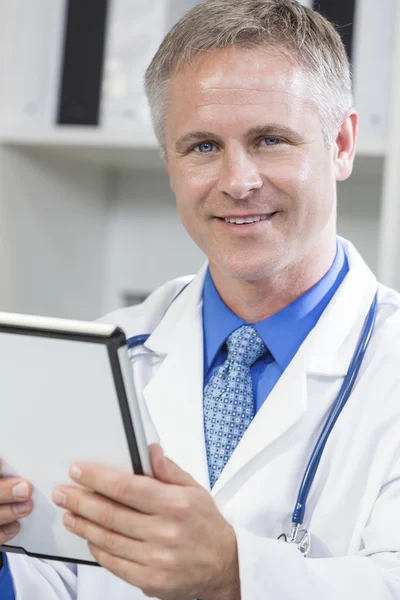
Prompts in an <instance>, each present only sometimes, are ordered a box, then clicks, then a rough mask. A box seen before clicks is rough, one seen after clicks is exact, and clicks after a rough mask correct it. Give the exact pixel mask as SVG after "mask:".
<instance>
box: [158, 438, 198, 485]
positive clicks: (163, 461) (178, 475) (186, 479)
mask: <svg viewBox="0 0 400 600" xmlns="http://www.w3.org/2000/svg"><path fill="white" fill-rule="evenodd" d="M149 452H150V459H151V465H152V468H153V471H154V475H155V476H156V477H157V479H160V481H163V482H164V483H172V484H175V485H181V486H190V487H201V486H200V484H199V483H197V481H196V480H195V479H193V477H192V476H191V475H190V474H189V473H188V472H187V471H184V470H183V469H181V468H180V467H179V466H178V465H177V464H176V463H174V461H172V460H171V459H169V458H167V457H166V456H165V455H164V451H163V449H162V447H161V446H160V445H159V444H150V446H149Z"/></svg>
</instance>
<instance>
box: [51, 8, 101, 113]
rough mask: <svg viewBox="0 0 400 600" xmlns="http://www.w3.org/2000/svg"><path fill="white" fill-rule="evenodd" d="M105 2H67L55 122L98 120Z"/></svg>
mask: <svg viewBox="0 0 400 600" xmlns="http://www.w3.org/2000/svg"><path fill="white" fill-rule="evenodd" d="M109 2H110V0H68V2H67V12H66V27H65V40H64V57H63V64H62V70H61V85H60V98H59V110H58V123H59V124H64V125H66V124H68V125H98V124H99V110H100V100H101V88H102V79H103V63H104V50H105V42H106V31H107V16H108V13H109V10H108V9H109Z"/></svg>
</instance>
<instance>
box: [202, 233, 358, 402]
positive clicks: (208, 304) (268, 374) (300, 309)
mask: <svg viewBox="0 0 400 600" xmlns="http://www.w3.org/2000/svg"><path fill="white" fill-rule="evenodd" d="M348 270H349V265H348V262H347V257H346V255H345V252H344V249H343V246H342V244H341V243H340V241H339V240H338V243H337V252H336V257H335V260H334V262H333V264H332V266H331V268H330V269H329V271H328V272H327V273H326V275H325V276H324V277H323V278H322V279H321V280H320V281H319V282H318V283H316V284H315V285H314V286H313V287H312V288H311V289H310V290H308V291H307V292H306V293H305V294H303V295H302V296H300V298H297V300H295V301H294V302H292V304H289V306H286V307H285V308H283V309H282V310H280V311H279V312H277V313H275V314H274V315H272V316H271V317H268V318H267V319H265V320H264V321H260V322H259V323H253V326H254V327H255V329H256V330H257V332H258V333H259V335H260V336H261V339H262V340H263V342H264V344H265V345H266V347H267V348H268V350H269V352H268V354H266V355H264V356H262V357H261V358H259V359H258V360H257V361H256V362H255V363H254V365H253V366H252V367H251V374H252V379H253V393H254V399H255V412H256V413H257V411H258V410H259V409H260V407H261V406H262V404H263V402H264V401H265V399H266V398H267V397H268V395H269V394H270V392H271V390H272V389H273V387H274V386H275V384H276V383H277V381H278V379H279V378H280V376H281V375H282V373H283V372H284V370H285V369H286V367H287V366H288V364H289V363H290V361H291V360H292V358H293V357H294V355H295V354H296V352H297V350H298V349H299V348H300V346H301V344H302V343H303V341H304V340H305V338H306V337H307V335H308V334H309V333H310V331H311V330H312V329H313V327H315V325H316V324H317V322H318V319H319V318H320V316H321V315H322V313H323V312H324V310H325V308H326V307H327V305H328V304H329V302H330V300H331V298H332V297H333V295H334V293H335V292H336V290H337V289H338V287H339V286H340V284H341V283H342V281H343V279H344V278H345V276H346V274H347V273H348ZM246 324H248V323H246V321H243V319H241V318H240V317H238V316H237V315H235V314H234V313H233V312H232V311H231V310H230V309H229V308H228V307H227V306H226V304H225V303H224V302H223V300H222V299H221V297H220V295H219V294H218V292H217V290H216V287H215V285H214V283H213V280H212V278H211V275H210V271H208V272H207V274H206V278H205V283H204V290H203V335H204V387H205V386H206V385H207V383H208V381H209V379H210V378H211V376H212V374H213V373H214V371H215V369H216V368H217V367H219V366H220V365H221V364H222V363H223V362H224V361H225V360H226V357H227V350H226V345H225V342H226V339H227V338H228V337H229V335H230V334H231V333H233V332H234V331H235V330H236V329H238V328H239V327H241V326H242V325H246Z"/></svg>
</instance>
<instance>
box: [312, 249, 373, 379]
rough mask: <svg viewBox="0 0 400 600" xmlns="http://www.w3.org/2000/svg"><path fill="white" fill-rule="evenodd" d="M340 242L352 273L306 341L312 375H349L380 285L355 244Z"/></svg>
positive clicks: (346, 278)
mask: <svg viewBox="0 0 400 600" xmlns="http://www.w3.org/2000/svg"><path fill="white" fill-rule="evenodd" d="M341 241H342V243H343V245H344V249H345V252H346V255H347V258H348V262H349V272H348V274H347V275H346V277H345V278H344V280H343V282H342V284H341V286H340V287H339V288H338V290H337V291H336V293H335V295H334V297H333V298H332V300H331V302H330V303H329V304H328V306H327V308H326V310H325V311H324V312H323V313H322V315H321V317H320V319H319V321H318V323H317V325H316V327H315V328H314V329H313V330H312V331H311V333H310V334H309V336H308V337H307V338H306V340H305V342H304V345H305V346H306V349H307V353H306V354H307V358H306V362H305V369H306V371H307V372H308V373H309V374H315V375H325V376H339V377H344V376H345V375H346V374H347V371H348V368H349V365H350V362H351V359H352V357H353V354H354V351H355V349H356V347H357V343H358V340H359V337H360V334H361V330H362V326H363V324H364V321H365V318H366V316H367V314H368V311H369V309H370V307H371V304H372V301H373V299H374V296H375V293H376V291H377V287H378V283H377V280H376V278H375V276H374V275H373V273H372V272H371V271H370V269H369V268H368V267H367V265H366V264H365V262H364V261H363V259H362V258H361V256H360V255H359V253H358V252H357V250H356V249H355V248H354V246H353V245H352V244H351V243H350V242H349V241H347V240H344V239H342V240H341Z"/></svg>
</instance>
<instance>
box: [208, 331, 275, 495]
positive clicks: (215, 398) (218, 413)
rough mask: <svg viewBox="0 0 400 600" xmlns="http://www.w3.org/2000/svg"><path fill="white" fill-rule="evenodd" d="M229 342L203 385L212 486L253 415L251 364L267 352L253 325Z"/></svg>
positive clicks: (229, 339)
mask: <svg viewBox="0 0 400 600" xmlns="http://www.w3.org/2000/svg"><path fill="white" fill-rule="evenodd" d="M226 343H227V347H228V357H227V359H226V361H225V362H224V363H223V364H222V365H221V366H220V367H218V369H216V371H215V372H214V374H213V375H212V377H211V379H210V381H209V382H208V384H207V385H206V387H205V388H204V429H205V438H206V450H207V461H208V471H209V474H210V485H211V489H212V488H213V486H214V484H215V482H216V481H217V479H218V477H219V476H220V474H221V472H222V470H223V468H224V467H225V465H226V463H227V462H228V460H229V458H230V456H231V454H232V452H233V451H234V449H235V448H236V446H237V445H238V443H239V442H240V440H241V439H242V437H243V434H244V432H245V431H246V429H247V427H248V426H249V425H250V423H251V421H252V419H253V417H254V399H253V383H252V379H251V372H250V367H251V365H252V364H253V363H254V362H255V361H256V360H257V359H258V358H259V357H260V356H262V355H263V354H265V353H266V352H267V347H266V346H265V344H264V342H263V341H262V339H261V338H260V336H259V335H258V333H257V331H256V330H255V329H254V327H253V326H252V325H242V327H239V329H237V330H236V331H234V332H233V333H232V334H231V335H230V336H229V337H228V339H227V342H226Z"/></svg>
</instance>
